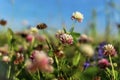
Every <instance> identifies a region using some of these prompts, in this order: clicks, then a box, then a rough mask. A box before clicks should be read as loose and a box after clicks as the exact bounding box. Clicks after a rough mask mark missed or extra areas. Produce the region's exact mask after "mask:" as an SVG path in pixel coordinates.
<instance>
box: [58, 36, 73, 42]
mask: <svg viewBox="0 0 120 80" xmlns="http://www.w3.org/2000/svg"><path fill="white" fill-rule="evenodd" d="M59 39H60V41H61V42H62V43H63V44H73V37H72V36H71V35H69V34H62V35H60V38H59Z"/></svg>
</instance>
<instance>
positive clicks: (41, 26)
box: [36, 23, 47, 29]
mask: <svg viewBox="0 0 120 80" xmlns="http://www.w3.org/2000/svg"><path fill="white" fill-rule="evenodd" d="M36 28H37V29H45V28H47V25H46V24H45V23H41V24H38V25H37V26H36Z"/></svg>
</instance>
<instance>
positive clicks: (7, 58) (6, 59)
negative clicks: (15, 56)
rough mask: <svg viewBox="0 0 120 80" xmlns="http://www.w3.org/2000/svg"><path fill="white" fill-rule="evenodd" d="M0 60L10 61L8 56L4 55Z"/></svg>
mask: <svg viewBox="0 0 120 80" xmlns="http://www.w3.org/2000/svg"><path fill="white" fill-rule="evenodd" d="M2 61H4V62H9V61H10V58H9V56H7V55H4V56H3V57H2Z"/></svg>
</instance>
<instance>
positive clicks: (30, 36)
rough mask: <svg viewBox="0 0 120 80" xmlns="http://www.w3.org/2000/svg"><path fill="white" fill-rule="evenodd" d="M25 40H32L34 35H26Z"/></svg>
mask: <svg viewBox="0 0 120 80" xmlns="http://www.w3.org/2000/svg"><path fill="white" fill-rule="evenodd" d="M26 40H27V41H28V42H32V41H33V40H34V36H33V35H27V37H26Z"/></svg>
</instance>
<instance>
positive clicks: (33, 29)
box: [30, 27, 38, 33]
mask: <svg viewBox="0 0 120 80" xmlns="http://www.w3.org/2000/svg"><path fill="white" fill-rule="evenodd" d="M30 31H31V32H32V33H37V32H38V29H37V28H36V27H31V28H30Z"/></svg>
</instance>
